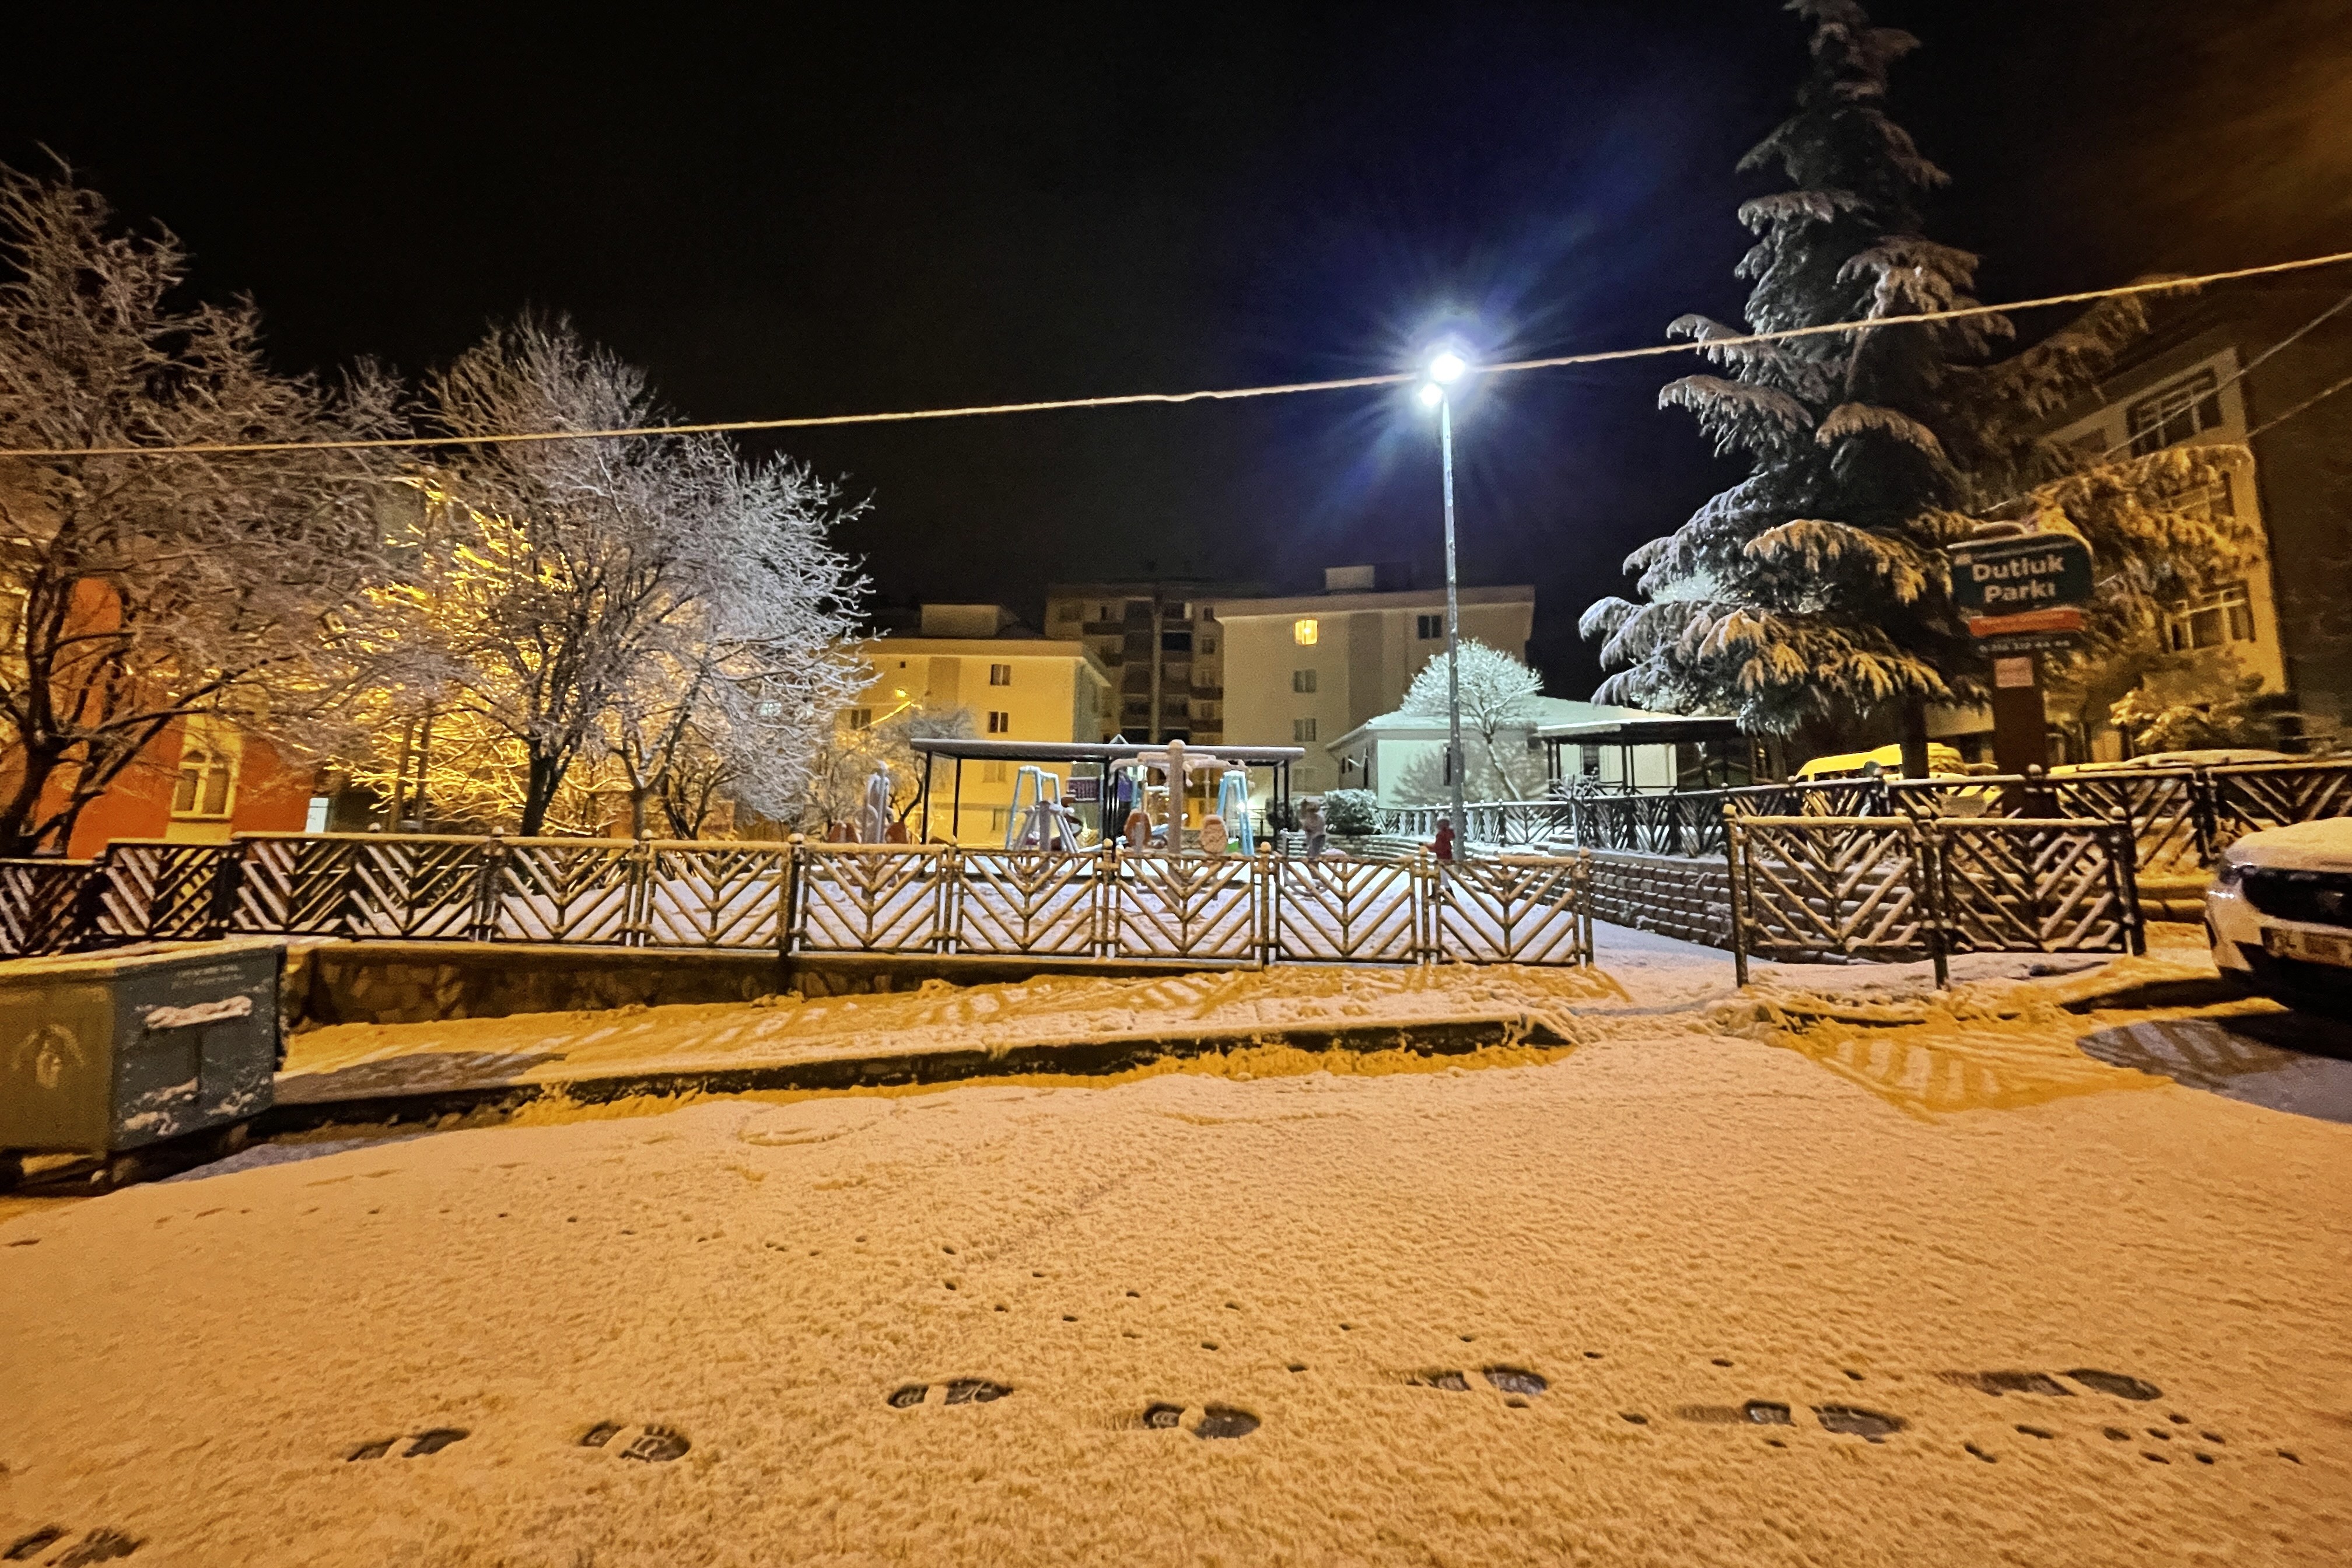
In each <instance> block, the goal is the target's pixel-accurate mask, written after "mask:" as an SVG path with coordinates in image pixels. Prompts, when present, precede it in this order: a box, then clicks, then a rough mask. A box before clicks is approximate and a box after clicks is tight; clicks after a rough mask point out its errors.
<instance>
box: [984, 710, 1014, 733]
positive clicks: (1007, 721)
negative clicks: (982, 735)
mask: <svg viewBox="0 0 2352 1568" xmlns="http://www.w3.org/2000/svg"><path fill="white" fill-rule="evenodd" d="M1012 729H1013V715H1012V714H1010V713H1006V712H1003V711H1000V710H990V712H989V715H988V732H989V733H990V734H992V735H1003V734H1006V733H1009V732H1010V731H1012Z"/></svg>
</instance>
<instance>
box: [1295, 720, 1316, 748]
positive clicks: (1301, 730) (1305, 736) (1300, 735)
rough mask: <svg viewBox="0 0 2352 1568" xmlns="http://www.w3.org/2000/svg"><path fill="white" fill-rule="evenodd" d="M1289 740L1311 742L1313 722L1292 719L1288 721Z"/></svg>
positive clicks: (1313, 731)
mask: <svg viewBox="0 0 2352 1568" xmlns="http://www.w3.org/2000/svg"><path fill="white" fill-rule="evenodd" d="M1290 738H1291V739H1292V740H1294V741H1297V742H1302V743H1303V742H1307V741H1311V740H1313V739H1314V738H1315V721H1314V720H1312V719H1293V720H1292V721H1290Z"/></svg>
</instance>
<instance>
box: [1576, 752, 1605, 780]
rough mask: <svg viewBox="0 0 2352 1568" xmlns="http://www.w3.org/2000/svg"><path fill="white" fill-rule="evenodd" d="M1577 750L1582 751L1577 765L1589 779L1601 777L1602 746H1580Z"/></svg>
mask: <svg viewBox="0 0 2352 1568" xmlns="http://www.w3.org/2000/svg"><path fill="white" fill-rule="evenodd" d="M1577 751H1578V752H1580V755H1579V756H1578V758H1577V759H1576V762H1577V766H1578V768H1579V769H1580V771H1581V772H1582V773H1583V774H1584V776H1585V777H1586V778H1589V779H1597V778H1599V777H1600V776H1601V748H1600V747H1598V746H1579V747H1578V748H1577Z"/></svg>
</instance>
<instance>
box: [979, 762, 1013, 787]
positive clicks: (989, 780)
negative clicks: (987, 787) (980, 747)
mask: <svg viewBox="0 0 2352 1568" xmlns="http://www.w3.org/2000/svg"><path fill="white" fill-rule="evenodd" d="M1012 776H1013V764H1012V763H981V764H980V782H981V783H982V784H1003V782H1004V781H1005V780H1006V779H1009V778H1011V777H1012Z"/></svg>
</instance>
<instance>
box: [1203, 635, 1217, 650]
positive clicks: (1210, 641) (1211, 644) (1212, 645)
mask: <svg viewBox="0 0 2352 1568" xmlns="http://www.w3.org/2000/svg"><path fill="white" fill-rule="evenodd" d="M1201 651H1202V653H1204V654H1210V653H1214V652H1216V651H1217V639H1216V638H1214V637H1202V639H1201Z"/></svg>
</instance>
